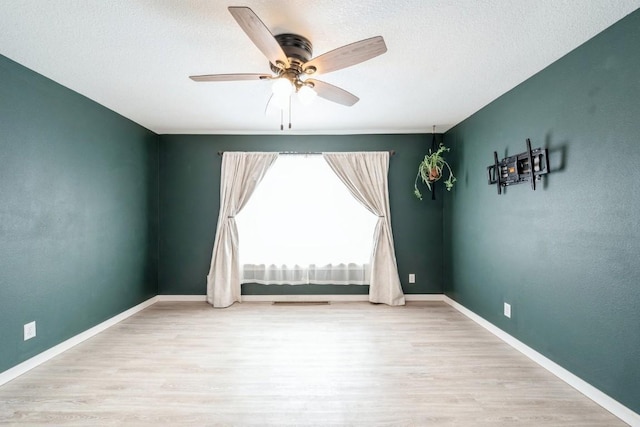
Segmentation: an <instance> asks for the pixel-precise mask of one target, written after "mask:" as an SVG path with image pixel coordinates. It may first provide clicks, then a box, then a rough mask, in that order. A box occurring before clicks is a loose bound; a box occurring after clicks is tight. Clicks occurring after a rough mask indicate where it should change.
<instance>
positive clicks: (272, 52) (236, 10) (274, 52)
mask: <svg viewBox="0 0 640 427" xmlns="http://www.w3.org/2000/svg"><path fill="white" fill-rule="evenodd" d="M229 12H231V15H233V17H234V18H235V20H236V21H238V24H239V25H240V27H241V28H242V29H243V30H244V32H245V33H247V35H248V36H249V38H250V39H251V41H252V42H253V44H255V45H256V47H257V48H258V49H260V52H262V53H263V55H264V56H266V57H267V59H268V60H269V62H271V63H272V64H273V65H276V66H277V65H278V63H281V64H282V65H283V66H284V67H289V60H288V59H287V55H286V54H285V53H284V51H283V50H282V48H281V47H280V45H279V44H278V42H277V41H276V39H275V38H274V37H273V34H271V31H269V29H268V28H267V27H266V26H265V25H264V23H263V22H262V21H261V20H260V18H258V15H256V14H255V13H254V12H253V10H251V9H250V8H248V7H245V6H230V7H229Z"/></svg>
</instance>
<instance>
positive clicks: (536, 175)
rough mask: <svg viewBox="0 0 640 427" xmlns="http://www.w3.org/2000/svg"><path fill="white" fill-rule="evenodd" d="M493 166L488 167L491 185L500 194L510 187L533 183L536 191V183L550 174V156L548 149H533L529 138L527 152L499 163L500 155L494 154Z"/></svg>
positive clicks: (506, 158) (532, 185)
mask: <svg viewBox="0 0 640 427" xmlns="http://www.w3.org/2000/svg"><path fill="white" fill-rule="evenodd" d="M493 159H494V162H493V165H491V166H487V175H488V176H487V177H488V179H489V185H494V184H495V185H496V187H497V188H498V194H502V188H503V187H506V186H508V185H515V184H522V183H524V182H527V181H529V182H531V189H532V190H534V191H535V189H536V181H540V180H541V179H542V175H546V174H548V173H549V155H548V153H547V149H546V148H536V149H533V150H532V149H531V140H530V139H529V138H527V151H525V152H524V153H520V154H517V155H515V156H509V157H505V158H504V159H502V160H501V161H498V153H497V152H495V151H494V152H493Z"/></svg>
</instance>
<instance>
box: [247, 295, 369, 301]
mask: <svg viewBox="0 0 640 427" xmlns="http://www.w3.org/2000/svg"><path fill="white" fill-rule="evenodd" d="M324 301H329V302H358V301H369V295H368V294H363V295H242V302H324Z"/></svg>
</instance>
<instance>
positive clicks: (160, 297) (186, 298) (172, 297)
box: [156, 295, 207, 302]
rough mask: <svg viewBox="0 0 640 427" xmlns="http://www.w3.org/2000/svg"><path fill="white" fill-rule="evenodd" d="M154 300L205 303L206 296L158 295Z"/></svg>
mask: <svg viewBox="0 0 640 427" xmlns="http://www.w3.org/2000/svg"><path fill="white" fill-rule="evenodd" d="M156 298H157V301H158V302H183V301H191V302H200V301H205V302H206V301H207V296H206V295H158V296H156Z"/></svg>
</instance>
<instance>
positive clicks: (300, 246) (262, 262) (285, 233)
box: [236, 155, 377, 285]
mask: <svg viewBox="0 0 640 427" xmlns="http://www.w3.org/2000/svg"><path fill="white" fill-rule="evenodd" d="M236 222H237V225H238V233H239V238H240V245H241V248H240V264H241V267H242V268H241V270H242V273H241V274H242V277H241V282H242V283H260V284H267V285H272V284H278V285H282V284H287V285H299V284H337V285H344V284H355V285H367V284H369V271H370V268H369V267H370V266H369V259H370V257H371V251H372V246H373V244H372V242H373V234H374V229H375V225H376V223H377V215H373V214H372V213H371V212H370V211H368V210H367V209H366V208H365V207H363V206H362V205H361V204H360V203H358V202H357V201H356V200H355V199H354V198H353V196H352V195H351V194H350V192H349V190H348V189H347V188H346V187H345V185H344V184H343V183H342V181H341V180H340V179H339V178H338V177H337V176H336V174H335V173H334V172H333V171H332V170H331V168H330V167H329V165H328V164H327V162H326V161H325V160H324V159H323V158H322V156H321V155H283V156H279V157H278V160H277V161H276V162H275V163H274V164H273V166H272V167H271V168H270V169H269V172H268V173H267V174H266V175H265V177H264V180H263V181H262V182H261V183H260V187H259V188H258V189H257V190H256V191H255V193H254V194H253V195H252V196H251V200H250V201H249V202H248V203H247V205H246V206H245V208H244V209H243V210H242V212H241V213H240V214H238V216H237V217H236Z"/></svg>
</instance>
